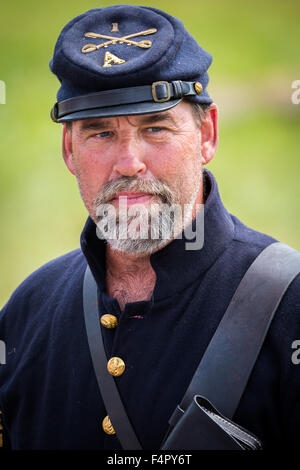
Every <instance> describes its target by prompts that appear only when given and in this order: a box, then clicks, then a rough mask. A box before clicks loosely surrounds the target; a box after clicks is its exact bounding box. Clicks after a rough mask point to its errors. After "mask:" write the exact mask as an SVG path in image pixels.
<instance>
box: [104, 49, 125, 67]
mask: <svg viewBox="0 0 300 470" xmlns="http://www.w3.org/2000/svg"><path fill="white" fill-rule="evenodd" d="M124 62H125V60H123V59H120V57H117V56H116V55H114V54H112V53H111V52H109V51H107V52H105V56H104V63H103V65H102V67H111V64H112V63H113V64H116V65H120V64H124Z"/></svg>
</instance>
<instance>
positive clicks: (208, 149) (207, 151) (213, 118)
mask: <svg viewBox="0 0 300 470" xmlns="http://www.w3.org/2000/svg"><path fill="white" fill-rule="evenodd" d="M200 132H201V153H202V157H201V163H202V165H206V164H207V163H209V162H210V160H211V159H212V158H213V156H214V155H215V153H216V150H217V147H218V141H219V135H218V109H217V106H216V105H215V104H212V105H211V106H210V108H209V109H208V110H207V111H206V118H205V119H203V120H202V122H201V128H200Z"/></svg>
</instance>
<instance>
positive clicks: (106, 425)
mask: <svg viewBox="0 0 300 470" xmlns="http://www.w3.org/2000/svg"><path fill="white" fill-rule="evenodd" d="M102 428H103V431H104V432H105V433H106V434H110V435H112V434H116V431H115V430H114V427H113V425H112V424H111V421H110V419H109V416H105V418H104V420H103V421H102Z"/></svg>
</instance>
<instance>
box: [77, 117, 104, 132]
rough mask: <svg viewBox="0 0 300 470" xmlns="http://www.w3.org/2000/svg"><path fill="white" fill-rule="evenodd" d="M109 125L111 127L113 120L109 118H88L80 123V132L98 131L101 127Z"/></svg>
mask: <svg viewBox="0 0 300 470" xmlns="http://www.w3.org/2000/svg"><path fill="white" fill-rule="evenodd" d="M108 127H111V121H109V120H108V119H103V120H101V121H100V120H99V121H89V120H86V121H83V122H82V123H81V124H80V132H84V131H97V130H99V129H107V128H108Z"/></svg>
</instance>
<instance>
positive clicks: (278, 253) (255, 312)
mask: <svg viewBox="0 0 300 470" xmlns="http://www.w3.org/2000/svg"><path fill="white" fill-rule="evenodd" d="M299 272H300V253H299V252H298V251H296V250H294V249H293V248H291V247H289V246H288V245H285V244H283V243H280V242H275V243H272V244H271V245H269V246H268V247H267V248H265V249H264V250H263V251H262V252H261V253H260V254H259V256H258V257H257V258H256V259H255V260H254V262H253V263H252V265H251V266H250V268H249V269H248V271H247V272H246V274H245V275H244V277H243V279H242V281H241V282H240V284H239V286H238V288H237V290H236V292H235V294H234V296H233V298H232V300H231V302H230V304H229V306H228V308H227V310H226V312H225V314H224V316H223V318H222V320H221V322H220V323H219V326H218V328H217V330H216V332H215V334H214V336H213V338H212V339H211V341H210V343H209V345H208V347H207V349H206V351H205V353H204V356H203V357H202V359H201V361H200V364H199V366H198V369H197V370H196V372H195V374H194V376H193V379H192V381H191V383H190V385H189V387H188V389H187V391H186V393H185V395H184V398H183V400H182V402H181V404H180V407H179V409H181V410H182V411H185V410H186V408H187V407H188V406H189V404H190V402H191V400H192V399H193V397H194V395H202V396H204V397H206V398H207V399H208V400H210V402H211V403H213V404H214V406H215V407H216V408H217V409H218V410H219V411H220V412H221V413H222V414H223V415H225V416H226V417H227V418H232V417H233V415H234V413H235V411H236V409H237V407H238V404H239V402H240V398H241V396H242V394H243V392H244V389H245V387H246V385H247V382H248V378H249V376H250V373H251V371H252V368H253V366H254V364H255V362H256V359H257V357H258V354H259V352H260V350H261V347H262V344H263V342H264V339H265V336H266V334H267V331H268V329H269V326H270V324H271V321H272V319H273V316H274V314H275V312H276V310H277V307H278V305H279V303H280V301H281V299H282V297H283V295H284V294H285V292H286V290H287V288H288V286H289V285H290V284H291V282H292V281H293V280H294V279H295V277H296V276H297V275H298V274H299ZM220 294H221V293H220ZM286 315H288V312H286Z"/></svg>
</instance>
